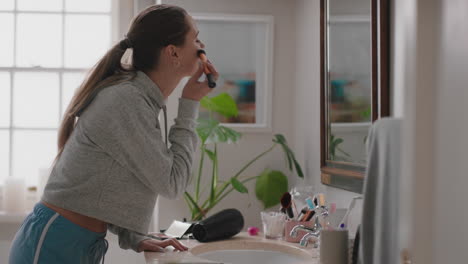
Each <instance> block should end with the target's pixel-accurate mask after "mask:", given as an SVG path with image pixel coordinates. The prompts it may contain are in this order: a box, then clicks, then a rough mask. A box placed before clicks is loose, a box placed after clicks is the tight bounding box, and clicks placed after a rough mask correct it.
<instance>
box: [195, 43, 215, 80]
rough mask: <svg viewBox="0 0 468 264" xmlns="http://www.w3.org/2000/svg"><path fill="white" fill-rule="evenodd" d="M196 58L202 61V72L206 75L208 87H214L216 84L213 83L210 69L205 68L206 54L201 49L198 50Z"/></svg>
mask: <svg viewBox="0 0 468 264" xmlns="http://www.w3.org/2000/svg"><path fill="white" fill-rule="evenodd" d="M197 55H198V57H199V58H200V59H201V60H202V61H203V71H204V72H205V74H206V79H207V80H208V86H209V87H210V88H215V87H216V82H215V81H214V78H213V74H212V72H211V71H210V69H209V68H208V67H207V66H206V63H208V58H207V57H206V52H205V51H204V50H202V49H200V50H198V52H197Z"/></svg>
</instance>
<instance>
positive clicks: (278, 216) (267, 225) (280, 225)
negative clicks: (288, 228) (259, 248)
mask: <svg viewBox="0 0 468 264" xmlns="http://www.w3.org/2000/svg"><path fill="white" fill-rule="evenodd" d="M260 215H261V217H262V223H263V233H264V235H265V238H268V239H281V238H283V235H284V224H285V222H286V215H285V214H283V213H281V212H260Z"/></svg>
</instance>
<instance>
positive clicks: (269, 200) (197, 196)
mask: <svg viewBox="0 0 468 264" xmlns="http://www.w3.org/2000/svg"><path fill="white" fill-rule="evenodd" d="M200 104H201V106H202V107H203V108H205V109H207V110H208V111H209V112H210V117H209V118H199V119H198V125H197V128H196V130H197V134H198V136H199V138H200V140H201V145H200V155H201V156H200V164H199V166H198V171H197V175H196V177H195V178H194V179H195V182H194V192H193V193H189V192H185V193H184V199H185V201H186V203H187V205H188V207H189V209H190V212H191V218H192V221H198V220H201V219H203V218H204V217H205V215H206V214H207V213H208V211H209V210H211V209H212V208H213V207H214V206H215V205H217V204H218V203H219V202H220V201H221V200H222V199H223V198H225V197H226V196H227V195H228V194H229V193H231V192H232V191H233V190H236V191H238V192H240V193H248V189H247V187H246V186H245V185H244V184H245V183H246V182H248V181H251V180H253V179H257V182H256V195H257V198H258V199H259V200H261V201H262V202H263V204H264V206H265V207H271V206H273V205H275V204H277V203H279V200H280V199H279V197H280V196H281V195H282V194H283V193H284V192H286V191H287V189H288V179H287V177H286V176H285V175H284V174H283V173H282V172H279V171H269V170H265V171H264V172H262V173H261V174H260V175H259V176H252V177H242V173H243V172H244V171H245V170H246V169H247V168H248V167H249V166H250V165H252V164H253V163H254V162H255V161H257V160H258V159H260V158H261V157H263V156H264V155H266V154H267V153H269V152H271V151H272V150H273V149H274V148H275V147H276V146H277V145H280V146H281V149H282V150H283V152H284V154H285V156H286V159H287V161H288V165H289V166H288V168H289V170H290V171H294V170H296V173H297V175H298V176H299V177H301V178H302V177H304V176H303V173H302V169H301V166H300V165H299V163H298V162H297V161H296V158H295V157H294V154H293V152H292V151H291V149H290V148H289V146H288V144H287V142H286V139H285V137H284V136H283V135H281V134H276V135H275V136H274V138H273V145H272V146H271V147H270V148H268V149H267V150H265V151H264V152H262V153H260V154H258V155H257V156H255V157H254V158H253V159H252V160H250V161H249V162H248V163H247V164H245V165H244V166H243V167H242V168H241V169H240V170H239V171H238V172H237V173H235V174H234V176H232V177H230V178H229V180H227V181H222V180H220V179H219V171H218V169H219V166H218V162H219V159H218V155H219V153H218V149H217V146H218V144H219V143H228V144H229V143H235V142H237V141H238V140H239V139H240V138H241V133H239V132H237V131H235V130H233V129H231V128H228V127H225V126H223V125H221V124H220V123H219V122H218V121H217V120H214V119H213V118H212V115H213V112H216V113H219V114H221V115H223V116H226V117H231V116H235V115H237V112H238V111H237V106H236V103H235V101H234V100H233V99H232V97H231V96H230V95H228V94H227V93H221V94H219V95H217V96H214V97H211V98H208V97H204V98H203V99H202V100H201V101H200ZM209 145H212V147H211V148H210V147H209ZM205 156H208V158H209V159H210V160H211V165H212V169H211V180H210V183H209V185H208V186H207V187H208V188H209V190H208V197H206V198H205V200H203V199H202V197H201V194H202V192H201V190H200V187H201V178H202V174H203V165H204V164H205ZM275 201H276V203H275Z"/></svg>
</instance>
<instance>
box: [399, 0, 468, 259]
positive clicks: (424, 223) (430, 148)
mask: <svg viewBox="0 0 468 264" xmlns="http://www.w3.org/2000/svg"><path fill="white" fill-rule="evenodd" d="M409 2H411V3H408V4H406V3H405V4H404V5H409V6H410V8H409V10H410V13H407V14H410V15H411V17H412V18H411V17H410V16H408V17H406V19H405V20H406V21H407V25H408V26H409V27H408V30H407V32H408V34H406V35H405V37H407V38H408V39H410V40H411V42H412V43H413V44H412V45H406V48H407V50H406V51H407V55H408V56H407V57H406V58H405V62H406V65H407V66H408V71H406V72H405V74H404V75H405V76H404V80H405V85H406V87H405V98H406V103H405V113H406V120H405V121H406V129H405V134H404V135H405V139H406V144H405V145H404V146H405V148H406V149H405V151H404V152H405V153H407V154H406V156H405V159H404V160H406V161H407V164H406V166H404V173H403V175H402V176H403V178H402V180H403V182H402V184H403V186H406V187H405V188H406V195H405V199H404V200H402V201H401V204H400V207H401V209H402V212H403V213H404V214H405V217H404V218H403V219H402V221H404V222H406V223H408V224H407V225H406V226H405V228H406V230H401V231H400V232H401V234H402V235H404V236H403V239H402V241H401V248H408V249H409V250H410V252H411V254H412V255H413V261H414V263H428V264H431V263H465V262H466V260H467V259H468V252H467V251H466V245H467V243H468V231H467V230H466V228H465V225H466V223H467V222H468V213H467V211H466V210H465V207H466V203H467V202H468V197H467V195H466V190H465V188H466V186H468V178H467V177H466V172H467V171H468V162H467V158H466V155H465V154H464V152H465V151H466V148H467V147H468V141H467V140H466V135H467V133H468V125H467V122H466V121H467V117H466V109H465V108H466V102H467V100H468V90H467V89H466V83H467V82H468V76H467V74H466V69H467V66H468V49H467V46H466V43H467V41H468V20H467V18H466V16H465V13H466V12H465V11H466V10H467V8H468V3H467V1H463V0H453V1H437V0H431V1H418V0H413V1H409ZM404 231H410V232H409V234H405V233H404Z"/></svg>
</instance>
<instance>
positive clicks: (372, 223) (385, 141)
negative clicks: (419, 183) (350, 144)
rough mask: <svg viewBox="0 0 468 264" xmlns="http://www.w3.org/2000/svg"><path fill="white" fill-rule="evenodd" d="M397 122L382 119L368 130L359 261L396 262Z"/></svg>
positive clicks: (399, 138) (397, 195) (399, 148)
mask: <svg viewBox="0 0 468 264" xmlns="http://www.w3.org/2000/svg"><path fill="white" fill-rule="evenodd" d="M401 123H402V121H401V120H400V119H395V118H382V119H380V120H378V121H376V122H375V123H374V124H373V125H372V127H371V129H370V131H369V136H368V141H367V147H368V148H367V149H368V161H367V170H366V178H365V181H364V193H363V197H364V203H363V209H362V214H363V215H362V223H361V238H360V239H361V245H360V257H359V260H360V261H359V262H360V263H361V264H395V263H399V257H398V256H399V254H398V205H399V177H400V170H401V168H400V157H401V146H400V142H401Z"/></svg>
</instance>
